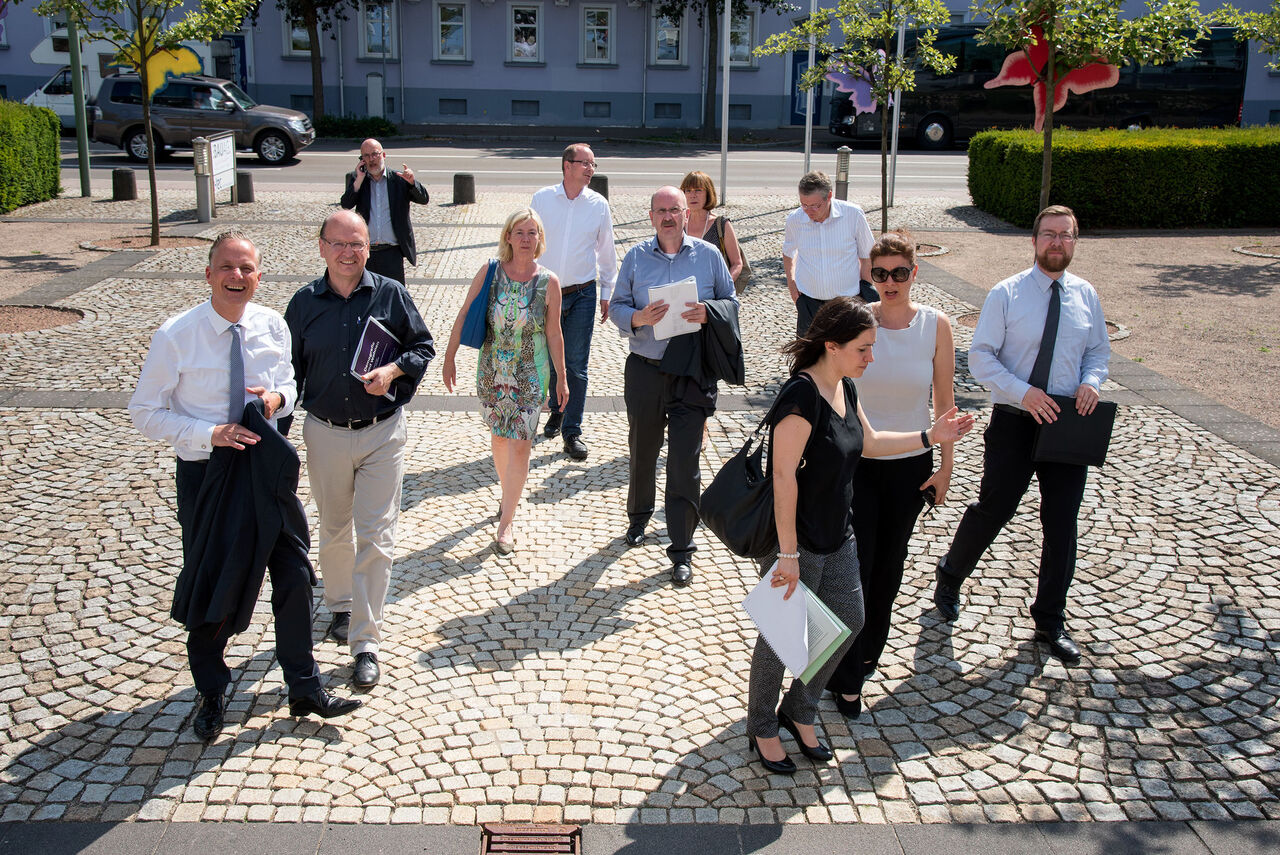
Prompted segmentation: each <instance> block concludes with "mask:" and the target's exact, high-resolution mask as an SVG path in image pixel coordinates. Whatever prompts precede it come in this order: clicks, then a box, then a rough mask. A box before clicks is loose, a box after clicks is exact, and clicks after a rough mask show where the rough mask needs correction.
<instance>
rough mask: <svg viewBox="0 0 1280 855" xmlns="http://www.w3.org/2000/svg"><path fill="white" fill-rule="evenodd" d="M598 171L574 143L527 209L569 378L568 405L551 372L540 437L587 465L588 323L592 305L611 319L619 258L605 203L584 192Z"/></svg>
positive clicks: (591, 156)
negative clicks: (550, 281) (550, 287)
mask: <svg viewBox="0 0 1280 855" xmlns="http://www.w3.org/2000/svg"><path fill="white" fill-rule="evenodd" d="M595 171H596V156H595V154H593V153H592V151H591V148H590V147H589V146H587V145H584V144H582V143H575V144H573V145H570V146H568V147H567V148H565V150H564V153H563V154H562V155H561V157H560V172H561V174H562V175H563V176H564V180H563V181H561V182H560V183H559V184H554V185H552V186H550V187H543V188H542V189H541V190H539V191H538V192H537V193H534V194H533V201H532V202H531V203H530V207H532V208H533V209H534V210H535V211H537V212H538V216H539V217H541V218H542V225H543V228H544V229H545V230H546V235H547V251H546V252H545V253H544V254H543V256H542V257H541V258H539V259H538V263H539V264H541V265H542V266H543V267H546V268H547V269H548V270H550V271H551V272H552V273H554V274H556V276H558V277H559V279H560V329H561V330H562V331H563V332H564V367H565V371H566V372H567V373H568V375H569V376H568V377H567V378H566V379H567V380H568V382H569V400H568V402H567V403H565V405H564V407H563V412H561V407H560V406H559V402H558V401H557V400H556V391H555V390H556V377H555V369H554V368H553V369H552V370H551V401H550V404H551V415H550V417H549V418H548V419H547V425H546V428H545V429H544V430H543V433H544V434H545V435H546V436H547V437H555V436H556V435H557V434H563V436H564V450H565V453H566V454H568V455H569V456H570V457H572V458H573V459H574V460H586V459H587V445H586V443H584V442H583V441H582V410H583V407H584V406H585V404H586V399H587V362H588V360H589V359H590V357H591V332H592V321H593V319H594V318H595V311H596V301H597V300H599V304H600V323H604V322H605V320H607V319H608V317H609V298H610V297H611V296H613V285H614V283H615V282H616V281H617V279H618V253H617V250H615V249H614V244H613V217H612V215H611V214H610V211H609V202H608V200H607V199H605V198H604V197H603V196H601V195H600V194H599V193H597V192H595V191H594V190H592V189H591V188H589V187H587V184H588V183H589V182H590V181H591V176H592V175H594V174H595Z"/></svg>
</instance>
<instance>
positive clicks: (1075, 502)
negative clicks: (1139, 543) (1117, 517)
mask: <svg viewBox="0 0 1280 855" xmlns="http://www.w3.org/2000/svg"><path fill="white" fill-rule="evenodd" d="M1035 435H1036V423H1035V420H1034V419H1032V418H1031V416H1023V415H1014V414H1013V413H1009V412H1007V411H1005V410H995V411H993V412H992V414H991V424H990V425H988V426H987V432H986V434H985V435H984V436H983V440H982V443H983V452H982V485H981V486H980V487H979V488H978V501H976V502H974V503H973V504H971V505H969V507H968V509H967V510H965V512H964V517H963V518H962V519H961V520H960V527H959V528H957V529H956V534H955V537H954V538H953V539H952V541H951V548H950V549H949V550H948V551H947V554H946V555H945V556H944V557H943V559H942V561H941V562H939V564H938V570H939V572H941V573H942V574H943V576H944V577H945V578H947V579H948V580H949V581H951V582H952V583H953V584H956V585H959V584H960V583H961V582H963V581H964V580H965V579H967V578H969V576H970V575H972V573H973V571H974V568H975V567H977V566H978V560H979V559H980V558H981V557H982V553H983V552H985V551H986V549H987V547H988V546H990V545H991V541H993V540H995V538H996V535H998V534H999V533H1000V529H1002V528H1004V525H1005V523H1007V522H1009V520H1011V519H1013V515H1014V513H1016V512H1017V510H1018V503H1019V502H1020V501H1021V500H1022V496H1023V494H1024V493H1026V492H1027V487H1029V486H1030V485H1031V476H1032V475H1035V476H1036V479H1037V480H1038V481H1039V482H1040V525H1041V527H1042V529H1043V530H1044V542H1043V544H1042V546H1041V548H1040V581H1039V585H1038V586H1037V588H1036V599H1035V602H1034V603H1032V605H1031V617H1032V619H1033V620H1034V621H1035V624H1036V628H1037V629H1041V630H1045V631H1049V632H1053V631H1056V630H1059V629H1062V627H1063V623H1064V621H1065V611H1066V606H1067V589H1068V588H1070V587H1071V578H1072V576H1074V575H1075V569H1076V518H1077V517H1078V516H1079V514H1080V503H1081V501H1083V499H1084V485H1085V480H1086V478H1087V476H1088V473H1089V468H1088V467H1087V466H1077V465H1074V464H1070V463H1036V462H1034V461H1033V460H1032V459H1031V449H1032V445H1033V443H1034V441H1035Z"/></svg>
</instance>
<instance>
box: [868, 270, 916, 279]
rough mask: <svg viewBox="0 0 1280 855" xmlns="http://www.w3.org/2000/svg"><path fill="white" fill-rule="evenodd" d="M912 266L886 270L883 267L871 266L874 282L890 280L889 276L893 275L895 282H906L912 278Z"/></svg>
mask: <svg viewBox="0 0 1280 855" xmlns="http://www.w3.org/2000/svg"><path fill="white" fill-rule="evenodd" d="M911 272H912V268H910V267H895V268H893V269H892V270H885V269H884V268H883V267H873V268H871V281H872V282H888V281H889V277H890V276H892V277H893V281H894V282H906V281H907V280H908V279H910V278H911Z"/></svg>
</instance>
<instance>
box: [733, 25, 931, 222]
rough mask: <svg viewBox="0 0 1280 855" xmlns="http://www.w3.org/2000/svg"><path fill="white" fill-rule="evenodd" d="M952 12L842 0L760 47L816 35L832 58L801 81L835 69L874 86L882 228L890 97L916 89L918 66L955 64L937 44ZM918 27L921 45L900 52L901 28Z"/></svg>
mask: <svg viewBox="0 0 1280 855" xmlns="http://www.w3.org/2000/svg"><path fill="white" fill-rule="evenodd" d="M949 17H950V13H949V12H948V11H947V7H946V4H945V3H943V2H942V0H840V2H839V5H837V6H836V7H835V8H834V9H820V10H819V11H818V13H817V15H815V16H812V17H810V18H807V19H806V20H805V21H803V22H801V23H800V24H798V25H797V26H795V27H793V28H792V29H790V30H788V31H787V32H785V33H776V34H774V35H772V36H770V37H769V38H768V40H766V41H765V43H764V44H763V45H761V46H760V47H759V48H757V49H756V53H759V54H769V53H787V52H790V51H795V50H807V49H808V47H809V39H810V36H812V37H813V38H814V39H815V40H816V42H817V50H818V51H820V52H822V53H825V54H826V55H827V56H829V57H830V60H829V61H828V62H827V63H826V64H825V65H822V66H819V67H814V68H810V69H809V70H807V71H806V72H805V73H804V75H803V76H802V77H801V79H800V81H799V85H800V86H801V88H805V89H807V88H809V87H812V86H817V85H819V84H820V83H821V82H822V80H823V78H824V77H825V75H826V74H827V73H829V72H831V71H843V72H846V73H847V74H850V75H852V76H854V77H861V78H862V79H863V80H865V81H866V83H867V84H868V86H869V88H870V92H871V97H872V99H874V101H875V103H876V105H877V107H878V109H879V111H880V230H881V231H887V230H888V228H889V208H888V199H889V128H890V124H891V119H890V115H891V114H890V107H891V104H890V101H891V99H892V98H893V96H894V93H895V92H896V91H902V92H911V91H913V90H914V89H915V85H916V70H917V69H919V68H928V69H932V70H933V71H936V72H939V73H943V74H945V73H946V72H948V71H950V70H951V69H952V68H954V67H955V58H954V57H951V56H948V55H946V54H944V53H942V52H941V51H939V50H938V49H937V47H935V45H934V39H935V38H936V36H937V33H938V30H937V27H938V26H939V25H941V24H944V23H946V22H947V20H948V19H949ZM904 24H905V25H906V26H907V27H913V28H917V30H918V32H917V41H916V49H915V50H914V51H913V52H908V53H907V54H906V55H902V54H899V53H898V52H897V40H898V29H899V27H900V26H902V25H904Z"/></svg>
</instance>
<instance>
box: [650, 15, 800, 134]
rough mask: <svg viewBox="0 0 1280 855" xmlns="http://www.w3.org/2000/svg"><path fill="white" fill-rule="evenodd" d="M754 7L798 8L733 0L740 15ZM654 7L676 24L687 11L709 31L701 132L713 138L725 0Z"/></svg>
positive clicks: (700, 25) (699, 24)
mask: <svg viewBox="0 0 1280 855" xmlns="http://www.w3.org/2000/svg"><path fill="white" fill-rule="evenodd" d="M753 8H758V9H760V11H762V12H763V11H767V10H772V11H773V12H776V13H777V14H779V15H781V14H783V13H784V12H794V11H795V10H796V9H797V8H798V7H796V6H793V5H791V4H790V3H787V2H785V0H754V2H752V3H748V2H747V0H732V5H731V7H730V14H732V15H733V17H735V18H737V17H739V16H742V15H746V14H747V13H748V12H749V11H750V10H751V9H753ZM653 10H654V12H655V13H656V14H657V15H659V16H661V17H663V18H670V19H671V20H672V21H674V22H676V23H679V22H680V21H682V20H683V19H684V16H685V15H686V14H688V15H689V16H690V17H692V18H694V20H696V21H697V22H698V26H699V27H704V28H705V29H706V31H707V64H706V66H705V68H706V78H707V90H706V93H705V96H704V98H703V103H702V128H701V133H702V137H703V139H713V138H714V137H715V128H716V115H717V114H716V83H717V81H718V78H719V70H720V42H721V41H722V38H721V36H720V24H721V18H722V17H723V14H722V13H723V10H724V0H654V3H653ZM648 61H649V59H648V57H645V62H648Z"/></svg>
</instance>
